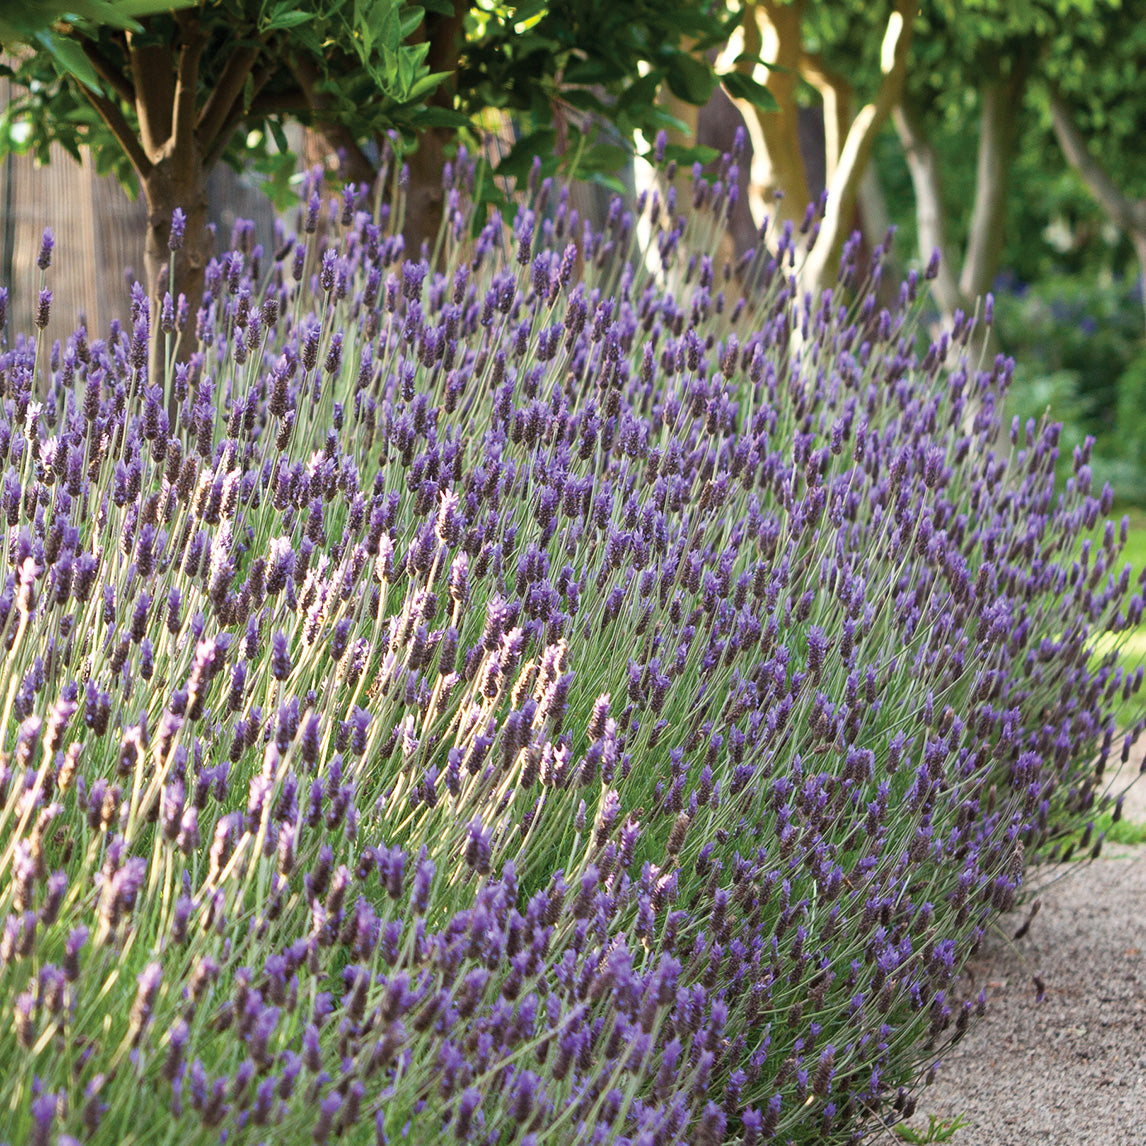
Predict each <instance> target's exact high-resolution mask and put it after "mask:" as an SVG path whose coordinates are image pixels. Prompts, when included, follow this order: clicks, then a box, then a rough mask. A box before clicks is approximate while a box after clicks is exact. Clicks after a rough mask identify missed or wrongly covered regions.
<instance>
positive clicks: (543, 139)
mask: <svg viewBox="0 0 1146 1146" xmlns="http://www.w3.org/2000/svg"><path fill="white" fill-rule="evenodd" d="M556 142H557V132H556V131H554V130H553V128H551V127H543V128H540V129H539V130H538V131H533V132H530V133H529V135H526V136H524V137H523V138H521V139H519V140H518V141H517V142H516V143H515V144H514V145H513V147H512V148H511V150H510V152H509V154H508V155H507V156H506V157H505V158H504V159H503V160H502V161H501V162H500V163H499V164H498V165H497V174H498V175H501V176H515V177H517V178H521V177H522V176H523V175H528V174H529V168H530V167H531V166H532V164H533V157H534V156H535V155H544V154H545V153H546V152H549V151H552V150H553V146H554V144H555V143H556Z"/></svg>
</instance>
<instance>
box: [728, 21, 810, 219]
mask: <svg viewBox="0 0 1146 1146" xmlns="http://www.w3.org/2000/svg"><path fill="white" fill-rule="evenodd" d="M803 9H804V3H803V0H794V3H791V4H782V3H776V2H775V0H762V2H761V3H758V4H749V5H748V6H747V7H746V8H745V10H744V24H743V27H744V51H745V54H746V55H749V56H760V57H761V58H762V59H764V60H767V61H768V62H770V63H772V64H775V65H776V67H774V68H771V69H769V71H768V78H767V87H768V89H769V90H770V91H771V92H772V94H773V95H774V96H775V97H776V102H777V103H778V104H779V105H780V106H779V110H778V111H775V112H770V111H761V110H760V109H759V108H756V107H754V106H753V105H751V104H748V103H746V101H744V100H734V101H733V102H734V103H735V104H736V106H737V107H738V108H740V111H741V113H742V114H743V115H744V118H745V119H746V120H748V119H750V118H751V119H753V120H755V124H756V127H757V129H758V131H759V134H760V138H761V141H762V142H763V147H762V148H756V150H757V152H758V155H757V157H756V158H757V160H758V164H757V167H756V170H755V171H754V172H753V179H754V182H757V183H758V184H759V186H760V188H761V191H762V192H763V196H764V209H765V211H766V212H767V213H768V214H769V215H770V216H772V218H774V219H776V220H778V221H780V222H785V221H787V222H791V223H793V224H796V225H798V224H799V223H801V222H802V221H803V218H804V211H805V209H806V208H807V206H808V201H809V199H810V198H811V195H810V194H809V191H808V177H807V172H806V170H805V167H804V157H803V155H802V154H801V152H800V136H799V130H798V115H797V112H798V109H797V106H796V87H797V85H798V83H799V80H800V76H799V66H800V22H801V20H802V18H803ZM737 67H739V68H741V69H743V70H745V71H747V72H748V73H751V71H752V69H753V65H752V63H751V61H744V62H742V63H741V64H738V65H737ZM754 143H755V141H754ZM777 194H779V195H781V196H782V198H781V199H780V200H779V202H777V201H776V196H777Z"/></svg>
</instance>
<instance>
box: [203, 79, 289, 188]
mask: <svg viewBox="0 0 1146 1146" xmlns="http://www.w3.org/2000/svg"><path fill="white" fill-rule="evenodd" d="M273 74H274V69H273V68H270V67H265V68H260V69H259V71H258V72H256V73H255V78H254V82H253V84H252V96H251V106H250V107H249V108H245V107H243V101H242V100H241V99H236V100H233V101H232V103H231V110H230V111H229V112H228V114H227V118H226V119H225V120H224V121H223V124H222V126H221V127H220V128H219V130H218V131H217V132H216V133H215V137H214V138H213V139H212V140H211V142H210V143H209V144H204V146H205V147H206V148H207V151H206V155H205V157H204V159H203V166H204V167H206V168H208V169H210V168H211V167H213V166H214V165H215V163H216V162H217V161H218V159H219V157H220V156H221V155H222V154H223V152H224V151H225V150H226V147H227V143H228V141H229V140H230V138H231V133H232V132H233V131H234V130H235V128H236V127H238V125H239V123H240V122H241V121H242V119H243V117H244V116H246V115H248V114H250V115H264V116H266V115H274V114H275V112H276V111H278V110H284V111H285V110H290V109H288V108H281V107H280V108H274V109H270V108H267V107H266V105H264V110H262V111H256V110H255V105H256V104H257V102H258V101H257V99H256V98H255V97H256V96H257V95H258V94H259V92H261V91H262V90H263V87H264V86H265V85H266V83H267V81H268V80H269V79H270V78H271V76H272V75H273ZM309 106H310V104H309V103H307V102H304V103H302V104H301V105H299V108H300V109H301V108H306V107H309Z"/></svg>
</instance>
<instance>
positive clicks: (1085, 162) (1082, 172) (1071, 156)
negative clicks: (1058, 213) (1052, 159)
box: [1051, 92, 1146, 234]
mask: <svg viewBox="0 0 1146 1146" xmlns="http://www.w3.org/2000/svg"><path fill="white" fill-rule="evenodd" d="M1051 118H1052V121H1053V123H1054V134H1055V138H1056V139H1057V140H1058V145H1059V147H1061V148H1062V153H1063V155H1064V156H1065V157H1066V160H1067V162H1068V163H1069V164H1070V165H1071V167H1073V168H1074V169H1075V171H1076V172H1077V173H1078V174H1079V176H1080V177H1081V178H1082V181H1083V182H1084V183H1085V184H1086V186H1087V189H1088V190H1089V191H1090V193H1091V195H1093V196H1094V198H1095V200H1096V201H1097V202H1098V204H1099V206H1100V207H1102V209H1103V210H1104V211H1105V212H1106V213H1107V214H1108V215H1109V216H1110V217H1111V219H1112V220H1113V221H1114V222H1115V223H1116V224H1117V225H1118V226H1119V227H1120V228H1121V229H1122V230H1123V231H1126V232H1128V233H1131V234H1132V233H1134V232H1135V231H1146V202H1144V201H1143V200H1141V199H1130V198H1129V197H1128V196H1126V195H1124V194H1123V193H1122V191H1121V190H1120V189H1119V187H1118V185H1117V184H1116V183H1115V182H1114V180H1113V179H1112V178H1111V177H1110V175H1109V174H1108V172H1107V171H1106V168H1105V167H1103V165H1102V164H1101V163H1100V162H1099V161H1098V160H1097V159H1095V158H1094V156H1093V155H1092V154H1091V153H1090V148H1088V147H1087V145H1086V140H1085V139H1083V137H1082V132H1080V131H1079V129H1078V125H1077V124H1076V123H1075V122H1074V117H1073V116H1072V115H1071V113H1070V108H1069V107H1067V104H1066V101H1065V100H1064V99H1063V98H1062V96H1060V95H1059V94H1058V93H1057V92H1053V93H1052V94H1051Z"/></svg>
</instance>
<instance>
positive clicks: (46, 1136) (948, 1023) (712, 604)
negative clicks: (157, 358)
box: [0, 156, 1142, 1146]
mask: <svg viewBox="0 0 1146 1146" xmlns="http://www.w3.org/2000/svg"><path fill="white" fill-rule="evenodd" d="M734 163H735V157H734V156H731V157H730V156H726V157H725V159H724V165H723V169H722V175H723V179H722V181H718V182H716V183H715V184H707V183H704V182H703V181H698V182H697V183H696V185H695V191H694V196H693V202H692V203H691V204H688V205H685V204H678V203H676V202H675V198H674V194H673V192H671V191H670V192H669V193H668V196H667V197H666V198H662V197H660V196H658V195H656V194H653V195H651V196H649V197H642V199H641V200H640V201H639V203H638V204H637V207H636V210H635V211H631V210H629V209H628V208H627V207H626V206H625V205H623V204H622V203H621V202H620V201H618V202H617V203H616V204H615V205H614V208H613V210H612V211H611V212H610V215H609V218H608V222H607V225H606V226H605V228H604V231H603V232H602V233H600V234H596V233H593V232H592V231H591V230H590V229H589V228H587V227H584V226H583V224H582V223H581V222H580V221H579V220H578V218H577V213H576V211H574V210H572V209H571V208H570V206H569V203H568V200H567V197H566V195H565V193H564V192H559V191H558V189H557V188H555V187H553V186H551V185H550V184H549V182H548V181H544V182H541V181H539V180H537V179H534V180H531V185H530V188H529V194H528V196H526V197H525V198H524V200H523V205H522V206H521V209H520V211H519V213H518V215H517V218H516V221H515V222H514V224H513V226H512V228H503V226H502V224H501V221H500V220H499V219H496V218H494V219H491V220H490V221H489V222H488V223H487V224H486V225H485V226H484V229H482V230H481V232H480V237H479V238H477V240H476V241H471V240H470V238H469V235H470V223H471V209H470V207H469V206H468V201H469V200H468V192H469V190H470V188H469V187H468V184H469V182H470V181H471V180H472V178H473V176H472V171H471V170H470V168H469V165H468V164H467V163H466V161H465V158H464V156H462V157H460V158H459V161H458V162H457V164H456V165H455V166H453V167H451V168H449V169H447V171H446V173H445V176H444V178H445V183H446V187H447V190H448V196H449V203H448V208H449V209H448V212H447V222H446V226H445V228H444V230H443V233H442V235H441V236H440V238H439V242H438V245H437V247H436V249H435V250H434V251H433V252H428V253H427V254H429V256H430V257H426V254H424V255H423V257H422V258H421V260H417V259H414V260H409V261H403V260H404V255H405V252H404V251H403V246H402V242H401V239H400V238H396V237H395V233H396V231H397V227H393V226H391V223H392V222H393V223H396V222H397V220H391V219H390V218H389V214H388V211H387V209H386V208H385V207H383V208H381V211H380V213H379V214H377V215H372V214H371V213H370V212H369V210H366V209H363V207H364V205H363V204H362V203H361V202H360V201H359V200H357V199H356V198H355V195H354V192H353V190H351V191H349V192H348V193H347V194H346V196H345V197H344V199H343V200H341V201H335V202H334V203H332V204H331V205H330V209H329V211H328V210H327V208H326V207H324V206H323V205H322V204H320V202H319V200H318V198H317V196H314V197H313V198H312V199H311V204H310V208H309V210H308V211H307V213H306V218H305V219H304V220H302V226H301V228H300V229H301V234H299V235H297V236H296V235H293V234H291V235H287V234H286V232H285V231H280V234H279V240H280V241H281V247H280V249H279V250H278V251H276V252H275V253H274V256H273V258H272V257H271V256H270V255H268V253H267V252H264V251H262V250H261V249H259V248H257V247H252V239H251V234H250V230H249V229H248V228H247V227H245V226H243V225H240V226H239V227H238V228H237V231H236V234H235V236H234V242H235V249H234V250H232V251H231V252H229V253H228V254H226V255H225V256H223V257H222V258H220V259H219V260H217V261H214V262H212V263H211V265H210V267H209V269H208V274H207V283H208V288H209V290H208V293H207V295H206V296H205V298H204V300H203V305H202V306H201V307H200V308H198V309H197V310H194V309H191V310H189V308H188V307H187V306H186V304H185V302H184V301H183V300H179V301H178V302H177V303H175V304H173V303H172V301H171V300H170V298H168V299H167V300H166V302H165V304H164V306H163V308H162V313H161V315H159V322H160V324H161V327H162V333H163V335H164V341H165V345H166V351H167V359H168V368H167V370H166V372H165V376H164V377H162V378H158V377H148V373H147V371H148V343H149V338H150V331H149V318H148V305H147V300H146V299H145V298H144V296H143V294H142V292H141V291H140V290H139V288H136V290H135V293H134V296H133V297H134V302H133V308H132V314H133V318H132V321H131V322H130V323H128V325H127V326H125V327H121V326H119V325H115V324H113V326H112V328H111V330H110V332H109V333H108V335H107V337H106V338H95V337H93V336H92V335H91V333H90V332H87V331H85V330H83V329H80V330H78V331H76V332H75V334H73V335H72V336H71V337H70V338H69V339H68V340H67V341H66V343H65V344H64V345H62V346H61V345H59V344H54V345H52V346H50V347H49V346H48V344H47V342H46V339H45V334H44V327H45V326H46V324H47V318H48V311H49V307H50V301H51V300H50V290H49V289H48V287H47V285H46V284H47V283H48V282H49V281H50V269H49V264H50V262H51V259H52V250H51V245H52V244H51V240H50V237H46V240H45V245H44V249H43V251H42V254H41V259H40V266H41V268H42V270H41V274H42V281H41V284H40V286H41V288H42V293H41V313H40V315H39V317H38V319H37V328H38V329H37V330H36V331H35V332H29V334H28V335H27V336H26V335H25V334H23V333H16V334H14V335H13V334H11V333H9V335H8V338H7V342H6V344H5V345H6V349H4V351H3V353H2V355H0V394H2V397H3V409H2V416H0V465H2V466H3V490H2V508H0V512H2V513H3V515H4V525H5V528H4V531H3V536H2V540H0V570H2V571H3V576H4V578H5V581H4V585H3V592H2V594H0V640H2V646H3V651H4V659H3V663H2V667H0V703H2V704H3V711H2V713H0V730H2V734H3V745H4V754H3V762H2V765H0V873H2V878H0V917H2V919H3V930H2V935H0V1000H2V1005H3V1009H4V1012H5V1013H4V1021H3V1023H2V1024H0V1066H2V1069H0V1140H4V1141H8V1142H10V1143H17V1142H18V1143H34V1144H36V1146H43V1144H48V1143H57V1142H58V1143H72V1142H75V1141H80V1142H113V1141H114V1142H117V1143H175V1142H178V1143H181V1144H182V1143H198V1142H203V1143H219V1142H226V1143H229V1144H233V1143H247V1142H251V1143H255V1142H267V1143H295V1142H298V1143H302V1142H314V1143H318V1144H322V1143H326V1142H334V1141H342V1142H350V1143H358V1142H375V1141H377V1142H379V1143H385V1142H392V1143H398V1142H402V1141H409V1142H412V1143H416V1142H427V1143H428V1142H437V1141H439V1140H445V1141H451V1140H452V1141H459V1142H460V1141H470V1142H482V1143H497V1142H511V1141H520V1142H522V1143H529V1144H532V1146H537V1144H540V1143H551V1144H553V1143H572V1142H593V1143H603V1142H610V1143H633V1144H637V1143H639V1144H641V1146H667V1144H669V1143H686V1142H687V1143H698V1144H704V1143H709V1144H717V1143H723V1142H729V1143H745V1144H750V1143H756V1142H762V1141H771V1140H776V1141H780V1142H795V1143H801V1142H813V1141H815V1142H831V1141H837V1140H838V1141H847V1142H852V1143H855V1142H858V1141H860V1139H861V1138H862V1137H863V1135H864V1134H865V1132H867V1131H870V1130H872V1129H873V1128H878V1127H879V1126H881V1125H884V1124H886V1123H891V1122H894V1121H895V1120H897V1119H898V1118H900V1117H902V1116H903V1115H904V1114H906V1113H909V1112H910V1110H911V1109H912V1106H913V1104H914V1098H913V1096H912V1089H913V1087H914V1086H915V1085H916V1084H917V1083H918V1082H919V1081H920V1077H921V1075H922V1073H924V1072H926V1071H927V1069H928V1068H929V1067H930V1066H932V1064H933V1063H934V1062H935V1061H936V1059H937V1057H938V1056H939V1055H940V1054H941V1053H942V1050H943V1048H944V1046H946V1045H947V1044H949V1043H950V1041H951V1040H952V1039H954V1038H957V1037H958V1036H959V1035H960V1034H961V1033H962V1032H963V1031H964V1030H965V1028H966V1026H967V1023H968V1021H969V1019H970V1018H971V1016H972V1013H973V1012H974V1011H975V1010H976V1009H977V1008H978V1007H979V1006H980V1004H981V1000H980V999H977V998H964V997H961V996H960V994H959V989H958V972H959V969H960V967H961V965H962V963H963V961H964V960H965V959H966V958H967V956H968V955H969V954H970V953H971V952H972V951H973V950H974V948H975V946H976V944H977V943H978V942H979V939H980V937H981V936H982V934H983V932H984V929H985V928H986V927H987V926H988V924H989V923H990V921H991V920H992V918H993V917H995V916H996V915H997V914H998V913H999V912H1000V911H1002V910H1004V909H1006V908H1008V907H1009V906H1011V905H1012V903H1013V902H1014V901H1015V897H1016V894H1017V893H1018V892H1019V889H1020V884H1021V881H1022V876H1023V871H1024V867H1025V865H1027V864H1029V863H1030V862H1031V861H1032V860H1033V859H1036V858H1043V859H1045V858H1053V856H1054V854H1056V852H1057V850H1058V849H1059V847H1060V845H1061V843H1062V841H1065V840H1067V839H1069V838H1073V837H1075V836H1077V832H1078V829H1079V828H1080V826H1081V825H1083V824H1085V823H1087V822H1088V821H1089V819H1090V818H1091V817H1092V815H1093V812H1094V808H1095V806H1096V799H1098V802H1101V800H1100V794H1101V776H1102V766H1101V763H1100V765H1099V766H1098V768H1097V770H1096V768H1095V765H1094V760H1095V758H1096V757H1098V756H1101V759H1102V761H1105V759H1106V756H1107V754H1108V753H1109V752H1110V751H1111V749H1112V745H1113V738H1114V735H1115V729H1114V724H1113V719H1112V717H1111V716H1110V712H1111V710H1112V703H1113V700H1114V699H1115V697H1116V695H1117V694H1119V693H1126V694H1127V695H1129V693H1130V692H1132V691H1134V690H1136V689H1137V688H1138V686H1139V685H1140V683H1141V679H1142V673H1141V670H1139V671H1138V674H1137V675H1136V676H1133V677H1124V676H1123V674H1122V672H1121V670H1119V669H1118V668H1117V666H1116V664H1115V662H1114V659H1113V656H1111V657H1109V658H1107V659H1106V660H1105V661H1102V662H1098V663H1096V662H1093V661H1092V659H1091V658H1090V657H1089V651H1090V645H1091V643H1092V640H1093V638H1094V637H1095V636H1096V635H1097V634H1098V633H1100V632H1104V631H1108V630H1115V631H1117V630H1119V629H1121V628H1124V627H1126V626H1127V625H1129V624H1134V623H1137V621H1138V620H1140V618H1141V614H1142V597H1141V594H1140V593H1139V592H1138V591H1137V588H1136V587H1132V586H1131V584H1130V572H1129V570H1128V569H1124V570H1121V571H1119V570H1118V555H1119V550H1120V546H1121V543H1122V541H1124V540H1125V526H1123V532H1122V535H1121V537H1120V536H1119V535H1118V531H1117V529H1116V527H1115V526H1114V525H1112V524H1110V523H1107V524H1106V526H1105V532H1104V533H1103V534H1102V535H1101V540H1100V541H1096V540H1095V541H1092V540H1090V539H1088V540H1086V541H1084V542H1083V543H1082V546H1081V551H1080V550H1079V538H1080V537H1081V536H1082V535H1083V534H1087V535H1088V536H1090V537H1095V536H1097V535H1096V534H1095V533H1094V531H1095V529H1096V527H1097V526H1098V524H1099V520H1100V518H1101V517H1102V516H1104V515H1105V514H1107V513H1108V512H1109V510H1110V508H1111V494H1110V491H1109V490H1103V491H1102V492H1101V493H1097V492H1095V491H1092V490H1091V488H1090V474H1089V469H1088V466H1087V458H1086V456H1085V452H1079V453H1078V454H1077V456H1076V458H1075V476H1074V478H1073V480H1072V481H1071V482H1070V483H1069V486H1068V488H1067V491H1066V493H1065V495H1063V496H1058V495H1056V494H1055V492H1054V488H1053V470H1054V462H1055V458H1056V441H1057V434H1058V431H1057V429H1056V428H1055V427H1054V426H1052V425H1044V426H1041V427H1034V426H1028V427H1026V428H1025V429H1024V428H1022V427H1017V426H1015V427H1012V428H1011V433H1010V438H1009V441H1008V439H1007V435H1006V434H1005V433H1000V427H999V424H998V423H999V415H998V411H999V405H1000V401H1001V399H1002V395H1003V393H1004V391H1005V389H1006V385H1007V382H1008V380H1009V378H1010V372H1011V363H1010V362H1009V361H1005V360H1003V359H1001V358H1000V359H998V360H996V361H994V362H987V363H985V364H984V363H981V362H977V361H974V360H973V358H972V360H969V359H968V356H967V354H966V353H965V351H966V349H967V348H970V347H974V346H975V345H978V343H977V342H976V338H975V330H974V324H973V323H972V322H971V321H969V320H967V319H964V318H960V320H959V321H958V322H957V324H956V328H955V330H954V332H953V333H952V335H951V336H950V339H948V337H947V336H945V337H944V338H943V339H942V340H941V342H940V344H939V345H936V346H932V347H931V348H930V349H928V350H926V352H922V351H921V352H918V353H917V351H916V348H915V347H916V339H917V331H916V324H915V320H914V317H913V315H914V313H915V308H914V307H913V301H914V298H915V294H916V291H917V287H918V285H919V284H918V283H917V281H916V280H915V278H914V277H913V278H912V279H911V280H909V281H908V282H907V283H906V284H905V285H904V286H903V288H902V290H901V291H900V293H899V301H898V304H897V305H896V306H894V307H891V308H884V307H882V306H881V305H880V303H879V302H878V301H877V299H878V294H879V291H880V289H881V275H882V267H881V259H882V255H883V252H882V251H876V253H875V257H874V259H873V260H872V261H871V262H870V264H866V265H860V264H859V263H858V261H857V243H856V242H853V243H851V244H849V246H848V248H847V250H846V251H845V254H844V257H843V261H842V264H841V279H840V284H839V287H838V289H837V290H836V291H834V292H828V293H825V294H824V295H823V296H822V297H817V298H812V297H810V296H806V295H802V294H801V293H800V292H799V291H798V290H797V289H796V287H795V285H794V278H793V268H794V266H795V265H796V264H797V263H798V261H799V260H800V259H801V258H802V255H803V252H804V251H805V250H806V248H807V246H808V245H809V243H810V242H811V241H813V240H814V237H815V216H814V213H812V214H809V218H808V227H807V229H806V230H805V231H804V232H796V233H793V232H792V231H791V230H786V231H784V232H782V233H779V234H773V235H771V236H770V241H769V242H765V241H764V239H765V237H766V236H764V235H763V234H762V242H761V246H760V249H759V252H758V253H755V254H750V255H749V256H747V257H746V258H745V259H744V260H742V261H741V263H740V264H739V265H737V266H736V267H728V266H723V267H722V266H720V265H719V264H718V263H716V262H714V261H713V259H712V258H711V257H710V255H708V254H706V253H705V252H709V251H712V250H714V249H716V247H717V244H718V239H719V234H720V229H721V218H722V215H723V214H724V212H725V211H726V210H727V207H728V199H729V194H730V193H729V192H728V191H725V190H724V188H725V187H729V186H731V187H735V185H736V180H735V172H734V171H730V170H729V168H730V165H733V164H734ZM180 223H181V220H180V219H179V218H178V217H177V218H176V220H175V226H174V228H173V244H175V245H177V244H178V242H179V229H180ZM642 228H643V229H644V230H643V231H642ZM639 232H640V233H645V234H647V235H649V236H651V238H649V239H648V240H647V242H643V243H642V244H640V245H638V241H637V238H638V233H639ZM323 236H325V237H323ZM432 265H440V266H444V267H445V268H446V269H445V271H444V272H442V273H437V272H436V271H433V270H431V269H430V267H431V266H432ZM3 299H6V295H4V294H2V293H0V300H3ZM987 317H988V320H989V315H988V316H987ZM2 326H3V323H2V321H0V327H2ZM191 348H193V350H194V352H193V353H192V354H191V355H190V358H189V360H187V351H188V350H189V349H191ZM953 363H954V364H953ZM1080 553H1081V555H1080ZM1131 594H1133V595H1131ZM1098 842H1100V841H1098ZM1087 846H1091V841H1090V840H1089V839H1088V840H1087ZM1095 846H1097V844H1096V845H1095Z"/></svg>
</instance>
